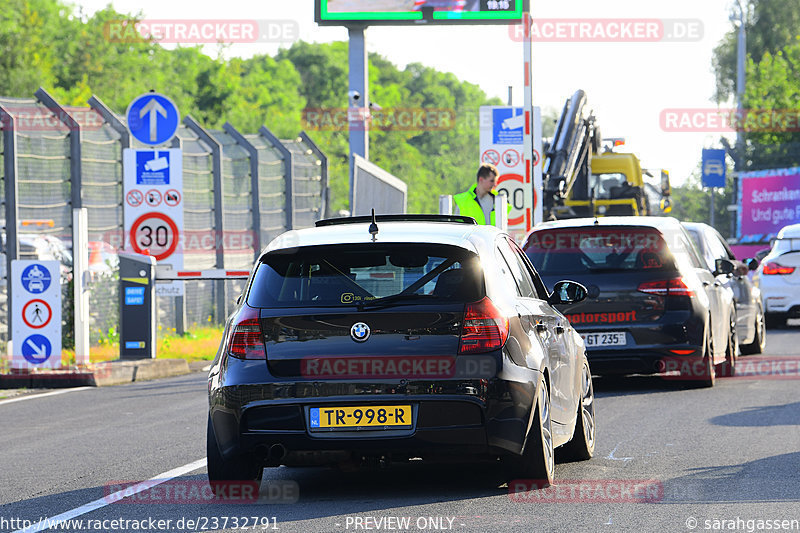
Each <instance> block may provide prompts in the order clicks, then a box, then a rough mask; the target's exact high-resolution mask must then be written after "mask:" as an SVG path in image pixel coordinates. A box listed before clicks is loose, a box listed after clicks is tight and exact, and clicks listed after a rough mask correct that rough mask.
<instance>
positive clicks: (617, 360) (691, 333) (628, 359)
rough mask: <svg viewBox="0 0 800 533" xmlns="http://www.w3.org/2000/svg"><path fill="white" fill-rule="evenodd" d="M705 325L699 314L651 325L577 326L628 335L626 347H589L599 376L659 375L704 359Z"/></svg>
mask: <svg viewBox="0 0 800 533" xmlns="http://www.w3.org/2000/svg"><path fill="white" fill-rule="evenodd" d="M684 316H685V315H684ZM705 328H706V324H705V320H704V319H703V317H702V316H700V315H699V314H693V315H691V316H690V317H689V318H688V319H686V320H683V321H671V322H669V321H665V320H663V319H662V320H661V321H658V322H654V323H652V324H626V325H624V326H616V327H615V326H607V327H603V328H596V327H585V326H584V327H581V326H580V325H577V326H575V329H576V330H577V331H578V333H601V332H608V331H624V332H625V334H626V337H627V344H626V345H625V346H614V347H607V348H600V347H598V348H591V347H588V348H587V350H586V357H587V359H588V360H589V365H590V366H591V368H592V373H594V374H599V375H602V374H657V373H661V372H664V371H668V370H669V369H671V368H674V367H675V366H676V365H675V363H676V362H677V363H680V362H682V361H688V362H690V363H691V362H695V361H698V360H702V358H703V350H704V341H705ZM678 366H680V365H678Z"/></svg>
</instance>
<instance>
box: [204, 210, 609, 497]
mask: <svg viewBox="0 0 800 533" xmlns="http://www.w3.org/2000/svg"><path fill="white" fill-rule="evenodd" d="M317 225H318V226H320V227H317V228H311V229H306V230H299V231H291V232H287V233H285V234H283V235H282V236H280V237H278V238H277V239H275V240H274V241H273V242H272V243H270V245H269V246H268V247H267V249H266V250H265V251H264V253H262V255H261V257H260V259H259V260H258V262H257V264H256V266H255V268H254V270H253V273H252V275H251V278H250V280H249V282H248V288H247V290H246V291H245V293H244V294H243V296H242V298H241V299H240V302H239V306H238V308H237V310H236V311H235V312H234V313H233V315H232V316H231V317H230V319H229V321H228V323H227V326H226V330H225V334H224V338H223V340H222V343H221V345H220V349H219V352H218V354H217V357H216V359H215V361H214V363H213V365H212V369H211V371H210V373H209V382H208V386H209V420H208V455H207V457H208V475H209V480H210V481H211V482H212V483H214V482H220V481H224V480H255V479H259V478H260V477H261V474H262V470H263V467H265V466H278V465H290V466H292V465H298V466H299V465H325V464H336V463H340V464H341V463H344V464H353V462H355V463H363V462H376V461H380V462H381V463H384V462H387V461H405V460H409V459H411V458H422V459H431V460H436V459H448V460H450V459H453V458H463V459H474V458H483V459H488V460H492V461H499V462H500V463H501V464H502V465H503V466H506V467H508V468H507V471H508V476H509V479H511V478H533V479H537V480H544V481H545V482H548V481H550V480H552V475H553V470H554V448H555V447H558V446H562V445H564V448H565V451H566V452H567V453H569V454H571V455H572V456H574V457H575V458H578V459H588V458H589V457H591V455H592V453H593V449H594V432H595V429H594V427H595V425H594V402H593V399H594V393H593V389H592V381H591V372H590V370H589V366H588V363H587V361H586V358H585V355H584V346H583V342H582V340H581V338H580V336H579V335H578V334H577V333H576V332H575V331H574V329H573V328H572V327H571V326H570V324H569V322H568V321H567V320H566V319H565V318H564V317H563V315H561V314H560V313H559V312H558V311H556V310H555V309H554V308H553V307H552V304H555V303H570V302H577V301H579V300H580V299H581V298H582V297H584V296H585V290H584V288H583V287H582V286H580V285H579V284H577V283H574V282H563V283H560V284H558V285H557V287H556V290H555V291H554V294H553V295H550V294H549V293H548V291H547V290H546V289H545V287H544V285H543V284H542V282H541V280H540V279H539V277H538V275H537V274H536V272H535V270H534V269H533V268H532V266H531V264H530V262H529V261H528V259H527V258H526V257H525V254H524V253H523V252H522V251H521V250H520V249H519V248H518V247H517V246H516V244H515V243H514V242H513V241H512V240H511V239H510V238H509V237H508V235H506V234H504V233H501V232H500V231H498V230H497V229H496V228H493V227H490V226H478V225H476V224H475V223H474V220H473V219H471V218H468V217H444V218H442V217H438V216H416V217H415V216H409V215H403V216H394V217H393V216H385V217H377V220H376V221H375V223H374V224H370V221H369V220H363V219H360V218H351V219H333V220H328V221H320V222H318V223H317Z"/></svg>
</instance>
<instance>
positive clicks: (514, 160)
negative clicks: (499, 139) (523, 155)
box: [503, 149, 519, 167]
mask: <svg viewBox="0 0 800 533" xmlns="http://www.w3.org/2000/svg"><path fill="white" fill-rule="evenodd" d="M503 163H505V164H506V166H507V167H515V166H517V164H519V152H517V151H516V150H513V149H512V150H506V151H505V152H503Z"/></svg>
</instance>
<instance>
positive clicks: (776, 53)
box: [673, 0, 800, 237]
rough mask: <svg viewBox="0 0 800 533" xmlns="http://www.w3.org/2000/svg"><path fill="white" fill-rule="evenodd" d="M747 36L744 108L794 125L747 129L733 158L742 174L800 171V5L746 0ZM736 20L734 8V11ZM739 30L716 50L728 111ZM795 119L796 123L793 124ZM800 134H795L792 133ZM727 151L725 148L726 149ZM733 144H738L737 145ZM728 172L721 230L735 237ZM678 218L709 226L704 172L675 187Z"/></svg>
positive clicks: (719, 94)
mask: <svg viewBox="0 0 800 533" xmlns="http://www.w3.org/2000/svg"><path fill="white" fill-rule="evenodd" d="M742 4H743V6H744V10H745V13H746V17H745V29H746V34H747V43H746V50H747V59H746V76H745V94H744V101H743V107H744V108H745V109H748V110H757V111H758V112H759V113H763V114H764V115H765V116H773V117H776V116H781V117H785V118H787V119H790V120H793V123H792V122H789V121H787V122H785V123H784V124H783V125H782V126H781V125H780V124H779V125H777V126H776V127H774V128H773V127H770V128H766V129H769V130H771V131H756V130H757V129H759V128H752V129H751V130H747V129H745V131H744V139H745V146H744V151H743V153H741V154H740V153H738V152H737V151H736V147H735V146H732V147H731V149H730V150H729V154H730V155H731V156H732V157H734V156H738V157H740V158H741V168H740V170H742V171H748V170H763V169H773V168H787V167H794V166H800V131H798V127H797V125H798V123H800V2H799V1H798V0H742ZM731 9H732V14H733V12H734V8H733V7H732V8H731ZM737 35H738V29H737V27H736V26H735V24H734V23H733V22H732V23H731V29H730V31H729V32H728V33H727V34H726V35H725V37H724V38H723V39H722V40H721V41H720V42H719V43H718V45H717V46H716V48H715V49H714V57H713V61H712V66H713V68H714V72H715V74H716V79H717V86H716V91H715V94H714V100H715V101H716V102H717V103H718V104H719V105H721V106H723V107H732V106H734V107H735V102H733V103H732V101H733V97H734V95H735V92H736V54H737ZM792 116H793V118H792ZM792 130H794V131H792ZM721 144H722V145H723V146H724V143H721ZM731 144H732V143H731ZM732 170H733V168H729V169H728V173H727V174H728V180H727V185H726V187H725V189H723V190H719V191H717V192H716V194H717V197H716V199H715V210H714V211H715V218H716V224H715V225H716V227H717V229H718V230H719V231H720V233H722V234H723V236H726V237H732V236H733V235H731V231H730V229H731V220H730V219H731V216H732V215H731V213H730V212H729V211H727V209H726V207H727V206H728V205H730V204H735V203H736V202H737V200H736V198H734V194H733V192H734V191H733V179H732V178H731V172H732ZM673 194H674V202H673V203H674V206H675V207H674V209H673V214H674V215H675V216H676V217H677V218H680V219H681V220H692V221H696V222H709V220H710V212H711V206H710V193H709V192H708V191H707V190H703V189H702V187H701V185H700V169H699V166H698V169H697V171H696V172H695V173H693V175H692V176H691V177H690V178H689V179H688V180H687V181H686V183H685V184H683V185H682V186H681V187H673Z"/></svg>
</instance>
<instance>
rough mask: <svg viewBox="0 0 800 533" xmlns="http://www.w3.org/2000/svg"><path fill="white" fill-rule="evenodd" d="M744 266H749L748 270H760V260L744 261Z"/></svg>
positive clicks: (752, 258)
mask: <svg viewBox="0 0 800 533" xmlns="http://www.w3.org/2000/svg"><path fill="white" fill-rule="evenodd" d="M744 264H745V265H747V269H748V270H755V269H757V268H758V259H756V258H755V257H750V258H748V259H745V260H744Z"/></svg>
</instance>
